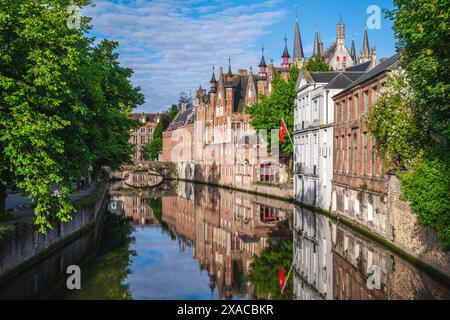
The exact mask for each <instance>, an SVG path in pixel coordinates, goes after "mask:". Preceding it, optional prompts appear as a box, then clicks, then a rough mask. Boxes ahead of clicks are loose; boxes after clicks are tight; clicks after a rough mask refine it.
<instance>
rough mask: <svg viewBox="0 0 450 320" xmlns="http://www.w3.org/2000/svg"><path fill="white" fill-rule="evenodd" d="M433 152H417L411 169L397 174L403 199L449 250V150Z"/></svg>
mask: <svg viewBox="0 0 450 320" xmlns="http://www.w3.org/2000/svg"><path fill="white" fill-rule="evenodd" d="M436 153H437V154H432V155H430V154H428V155H426V156H425V154H424V152H420V153H419V155H418V156H417V157H415V158H414V160H413V162H412V164H411V169H410V170H409V171H408V172H406V173H404V174H400V175H399V178H400V181H401V183H402V191H403V192H402V193H403V196H402V198H403V200H406V201H409V202H410V203H411V209H412V210H413V211H414V212H415V213H417V214H418V217H419V220H420V222H421V223H422V224H423V225H426V226H429V227H431V228H433V229H435V230H436V231H437V232H438V236H439V238H440V239H441V240H442V241H443V243H444V249H446V250H450V197H449V195H450V183H449V181H450V154H449V153H448V152H446V151H445V150H441V151H436Z"/></svg>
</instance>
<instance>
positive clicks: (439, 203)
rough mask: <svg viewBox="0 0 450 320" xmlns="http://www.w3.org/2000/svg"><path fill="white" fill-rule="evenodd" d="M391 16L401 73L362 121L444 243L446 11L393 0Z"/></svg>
mask: <svg viewBox="0 0 450 320" xmlns="http://www.w3.org/2000/svg"><path fill="white" fill-rule="evenodd" d="M394 4H395V9H393V10H391V11H388V12H387V16H388V17H389V18H391V19H392V20H394V26H393V28H394V32H395V36H396V38H397V40H398V42H397V50H398V52H399V56H400V62H401V67H402V68H403V69H404V70H405V72H404V73H396V72H395V71H394V72H393V75H392V76H391V77H390V79H389V83H388V86H387V88H386V90H385V91H384V92H383V94H382V97H381V98H380V99H379V100H378V102H377V103H376V105H375V107H374V108H373V110H372V111H371V113H370V115H369V121H368V125H369V128H370V130H371V131H372V132H373V134H374V136H375V138H376V140H377V143H378V147H379V149H380V151H381V153H382V154H383V156H384V157H385V161H386V162H387V163H388V165H389V166H390V168H391V169H401V170H407V172H406V173H403V174H399V178H400V180H401V182H402V191H403V192H402V199H403V200H406V201H409V202H410V203H411V209H412V211H413V212H415V213H416V214H417V215H418V217H419V220H420V221H421V223H422V224H424V225H427V226H430V227H432V228H434V229H436V230H437V232H438V235H439V237H440V238H441V239H442V240H443V242H444V246H445V247H446V248H447V249H449V248H450V236H449V234H450V231H449V228H450V198H449V196H448V195H449V193H450V186H449V181H450V169H449V160H450V158H449V154H450V139H449V138H450V130H449V124H450V84H449V82H448V75H449V74H450V60H449V59H448V57H449V53H450V52H449V50H450V49H449V46H447V45H444V44H445V43H447V42H448V34H449V29H450V27H449V20H450V13H449V11H448V1H444V0H431V1H422V0H411V1H409V0H408V1H406V0H395V1H394Z"/></svg>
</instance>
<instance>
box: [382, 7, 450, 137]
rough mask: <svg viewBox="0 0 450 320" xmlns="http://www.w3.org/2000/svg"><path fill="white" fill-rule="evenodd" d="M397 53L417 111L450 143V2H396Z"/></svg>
mask: <svg viewBox="0 0 450 320" xmlns="http://www.w3.org/2000/svg"><path fill="white" fill-rule="evenodd" d="M394 4H395V8H394V9H393V10H391V11H388V12H387V16H388V17H389V18H391V19H392V20H394V25H393V30H394V33H395V36H396V38H397V50H398V51H399V52H400V53H401V58H402V62H403V66H404V67H405V68H406V71H407V73H408V75H409V77H410V81H411V87H412V89H413V90H414V95H415V99H416V103H417V108H418V109H419V110H420V111H421V112H423V113H425V114H427V115H428V116H429V117H430V120H431V128H432V130H433V131H434V133H435V134H438V135H443V136H445V137H446V138H447V139H450V82H449V80H448V79H449V74H450V58H449V57H450V46H449V45H448V42H449V40H450V36H449V35H450V10H449V5H448V1H447V0H429V1H423V0H395V1H394Z"/></svg>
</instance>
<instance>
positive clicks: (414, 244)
mask: <svg viewBox="0 0 450 320" xmlns="http://www.w3.org/2000/svg"><path fill="white" fill-rule="evenodd" d="M388 180H389V183H388V197H387V198H388V213H389V224H390V226H391V229H392V242H393V243H394V244H395V245H396V246H398V247H400V248H401V249H403V250H405V251H407V252H408V253H410V254H412V255H414V256H415V257H416V258H418V259H420V260H422V261H424V262H426V263H427V264H429V265H431V266H433V267H434V268H436V269H438V270H440V271H441V272H444V273H446V274H447V275H449V276H450V252H448V251H447V252H445V251H443V249H442V248H443V243H442V241H440V240H439V238H438V236H437V232H436V231H435V230H433V229H431V228H429V227H425V226H423V225H422V224H421V223H420V221H419V218H418V216H417V215H416V214H414V213H413V212H412V211H411V208H410V205H409V203H407V202H405V201H401V200H400V196H401V188H400V180H399V179H398V178H397V177H396V176H395V175H390V176H389V178H388Z"/></svg>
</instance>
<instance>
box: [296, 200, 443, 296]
mask: <svg viewBox="0 0 450 320" xmlns="http://www.w3.org/2000/svg"><path fill="white" fill-rule="evenodd" d="M294 248H295V250H297V251H298V255H297V259H296V262H295V265H294V295H295V297H296V298H297V299H300V300H310V299H335V300H385V299H428V298H434V299H436V298H439V299H442V298H443V299H445V298H446V297H447V298H448V297H449V294H450V293H449V292H448V290H446V289H445V288H442V286H441V284H439V283H437V282H435V281H434V280H432V279H431V278H429V277H428V276H427V275H426V274H424V273H423V272H421V271H419V270H417V269H416V268H414V267H413V266H411V265H409V264H408V263H406V262H405V261H403V260H401V259H400V258H398V257H396V256H394V255H393V254H392V253H390V252H389V251H387V250H386V249H384V248H382V247H380V246H378V245H376V244H375V243H373V242H369V241H368V240H365V239H363V238H361V237H359V236H358V235H357V234H356V233H355V232H352V231H350V230H349V229H347V228H345V227H343V226H339V225H337V224H336V223H335V222H333V221H331V220H330V219H328V218H327V217H325V216H322V215H319V214H316V213H314V212H311V211H310V210H307V209H303V208H300V207H296V209H295V215H294ZM370 280H374V281H373V282H371V281H370ZM368 283H369V284H370V283H372V285H370V286H369V285H368Z"/></svg>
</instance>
